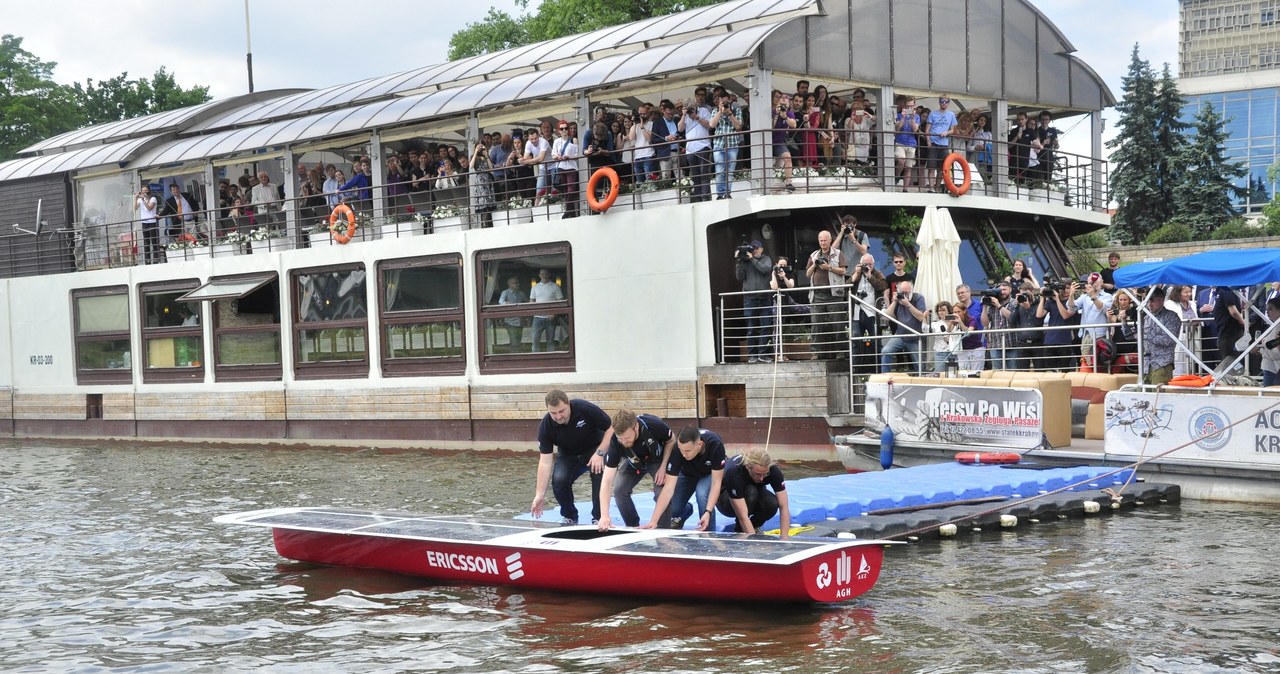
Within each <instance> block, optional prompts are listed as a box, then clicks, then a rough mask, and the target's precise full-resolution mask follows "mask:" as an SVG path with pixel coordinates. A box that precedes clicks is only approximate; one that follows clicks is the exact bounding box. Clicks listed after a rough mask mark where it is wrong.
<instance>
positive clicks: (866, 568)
mask: <svg viewBox="0 0 1280 674" xmlns="http://www.w3.org/2000/svg"><path fill="white" fill-rule="evenodd" d="M870 573H871V565H870V564H868V563H867V557H866V555H863V556H862V559H861V561H860V562H859V564H858V580H865V579H866V577H867V575H868V574H870ZM814 580H815V581H816V582H817V584H818V589H820V590H822V589H826V588H827V587H829V586H831V585H832V584H833V581H834V584H835V586H836V587H837V588H839V589H837V590H836V597H847V596H849V595H850V594H851V592H852V588H848V587H841V586H844V585H850V584H852V583H853V558H852V557H850V556H849V554H848V553H847V552H841V553H840V557H838V558H837V559H836V560H835V572H834V573H833V572H832V569H831V566H830V565H828V564H827V562H823V563H822V564H820V565H818V575H817V577H816V578H815V579H814Z"/></svg>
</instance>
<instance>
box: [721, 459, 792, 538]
mask: <svg viewBox="0 0 1280 674" xmlns="http://www.w3.org/2000/svg"><path fill="white" fill-rule="evenodd" d="M766 486H768V487H772V488H773V491H772V492H770V491H769V490H768V489H765V487H766ZM716 509H717V510H719V511H720V514H721V515H724V516H725V517H728V518H730V519H732V520H735V521H736V522H737V524H736V525H735V530H736V531H739V532H741V533H747V534H755V533H759V532H760V527H762V526H764V523H765V522H768V521H769V520H771V519H773V516H774V515H778V523H779V528H778V533H779V535H780V537H781V538H784V539H786V538H790V537H791V507H790V505H789V504H788V502H787V485H786V482H785V481H784V480H783V478H782V469H781V468H778V465H777V464H775V463H774V462H773V459H772V458H770V457H769V452H766V451H765V450H763V449H753V450H750V451H748V452H747V453H746V454H739V455H738V456H735V457H733V458H731V459H729V461H728V462H727V463H726V464H725V469H724V490H723V491H722V492H721V494H720V501H719V502H718V503H716Z"/></svg>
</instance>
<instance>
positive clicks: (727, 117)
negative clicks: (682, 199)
mask: <svg viewBox="0 0 1280 674" xmlns="http://www.w3.org/2000/svg"><path fill="white" fill-rule="evenodd" d="M711 124H712V126H713V128H715V130H716V135H715V138H714V139H712V141H711V147H712V149H713V152H712V156H713V157H715V161H716V198H717V199H730V198H732V192H731V190H730V187H729V186H730V185H731V184H732V183H733V166H734V164H736V163H738V144H739V143H741V142H742V134H741V133H740V132H741V131H742V108H739V107H738V106H736V105H734V104H733V103H732V102H731V101H730V100H729V94H727V93H723V92H720V93H717V94H716V112H715V114H714V115H712V116H711Z"/></svg>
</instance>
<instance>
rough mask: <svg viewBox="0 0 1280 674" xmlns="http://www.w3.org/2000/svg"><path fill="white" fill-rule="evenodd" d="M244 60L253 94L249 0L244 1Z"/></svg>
mask: <svg viewBox="0 0 1280 674" xmlns="http://www.w3.org/2000/svg"><path fill="white" fill-rule="evenodd" d="M244 60H245V67H246V68H248V70H249V93H253V45H252V43H251V42H250V41H249V0H244Z"/></svg>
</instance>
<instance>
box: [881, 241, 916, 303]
mask: <svg viewBox="0 0 1280 674" xmlns="http://www.w3.org/2000/svg"><path fill="white" fill-rule="evenodd" d="M884 280H885V281H886V282H887V283H888V284H889V287H888V288H885V290H884V305H885V306H886V307H888V306H892V305H893V298H894V297H897V295H898V284H899V283H901V282H902V281H911V282H912V283H915V280H916V275H915V272H909V271H907V258H906V256H904V255H903V254H902V253H894V254H893V271H892V272H890V273H888V274H885V275H884ZM886 311H887V309H886Z"/></svg>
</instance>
